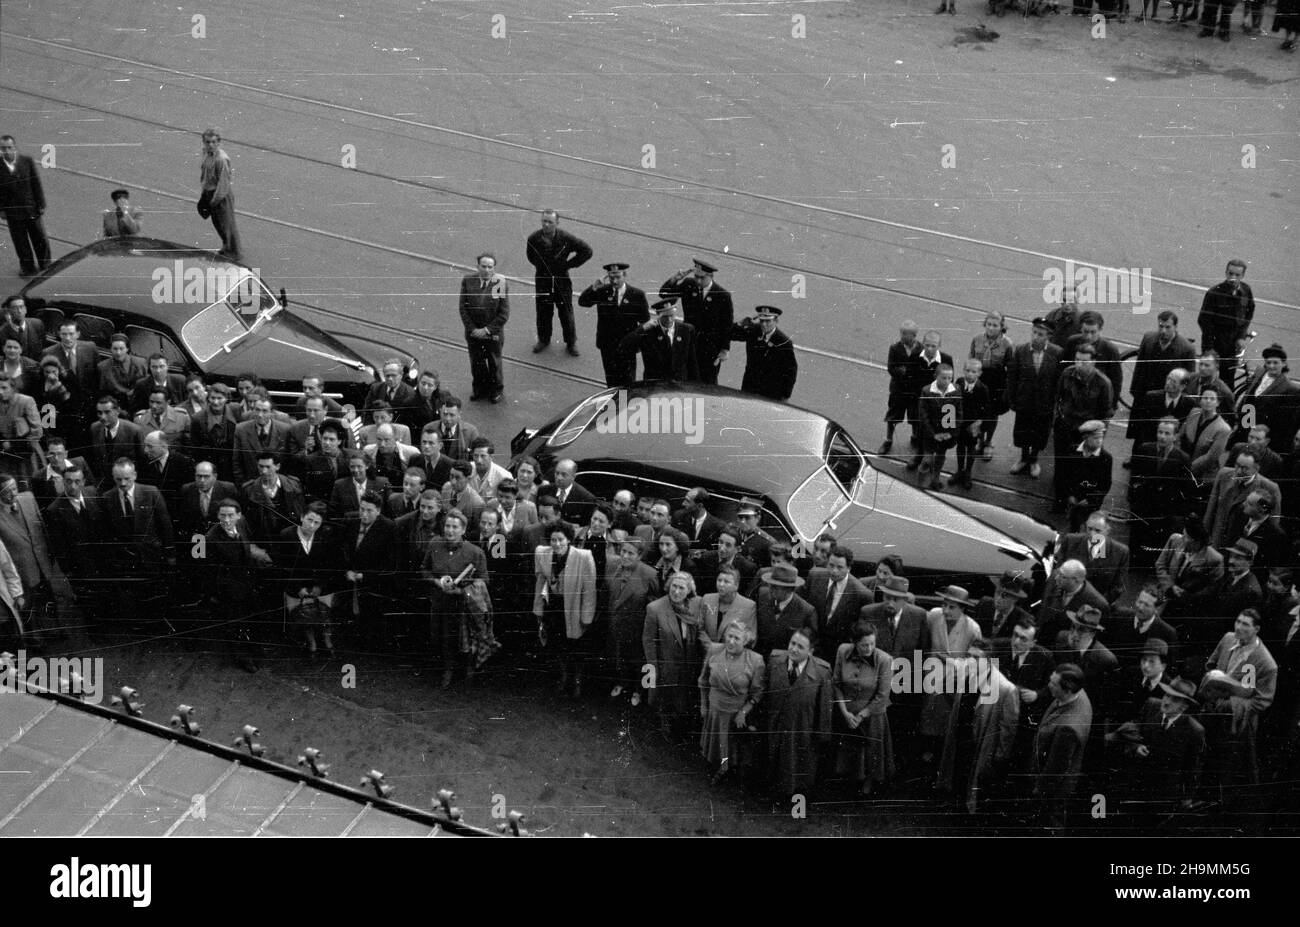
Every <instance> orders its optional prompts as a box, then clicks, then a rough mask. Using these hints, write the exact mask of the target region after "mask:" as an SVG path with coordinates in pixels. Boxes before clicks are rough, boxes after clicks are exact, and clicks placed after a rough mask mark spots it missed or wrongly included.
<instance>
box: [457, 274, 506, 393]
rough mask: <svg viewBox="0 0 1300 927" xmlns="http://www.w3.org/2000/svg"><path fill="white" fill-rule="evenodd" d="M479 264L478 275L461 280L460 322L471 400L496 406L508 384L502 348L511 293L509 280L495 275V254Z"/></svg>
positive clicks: (466, 276) (470, 275)
mask: <svg viewBox="0 0 1300 927" xmlns="http://www.w3.org/2000/svg"><path fill="white" fill-rule="evenodd" d="M477 263H478V273H476V274H466V275H465V277H464V278H463V279H462V280H461V281H460V320H461V322H462V323H463V324H464V326H465V343H466V344H467V345H469V369H470V374H471V375H472V376H473V378H474V392H473V393H472V394H471V395H470V397H469V398H470V399H488V400H491V401H492V403H493V404H496V403H498V402H500V401H501V396H502V393H503V392H504V391H505V385H506V381H505V371H504V370H502V367H501V348H502V346H503V345H504V344H505V337H506V335H505V327H506V321H507V320H508V319H509V318H510V290H509V287H507V286H506V278H505V277H503V276H501V275H500V274H499V273H497V272H496V266H497V259H496V255H494V254H491V253H490V252H484V253H483V254H480V255H479V256H478V258H477Z"/></svg>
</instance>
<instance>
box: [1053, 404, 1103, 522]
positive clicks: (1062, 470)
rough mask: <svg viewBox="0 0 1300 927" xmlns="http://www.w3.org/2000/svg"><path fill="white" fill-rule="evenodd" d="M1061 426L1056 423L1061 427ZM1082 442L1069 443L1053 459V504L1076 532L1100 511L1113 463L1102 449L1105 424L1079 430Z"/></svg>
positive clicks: (1091, 424)
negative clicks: (1054, 482)
mask: <svg viewBox="0 0 1300 927" xmlns="http://www.w3.org/2000/svg"><path fill="white" fill-rule="evenodd" d="M1060 425H1061V422H1060V421H1058V422H1057V427H1060ZM1078 433H1079V436H1080V437H1082V439H1083V440H1082V442H1080V443H1079V444H1078V445H1077V446H1076V445H1074V444H1073V443H1071V444H1070V445H1069V446H1068V447H1067V448H1065V449H1063V453H1062V454H1061V455H1060V456H1058V457H1057V458H1056V503H1057V506H1058V508H1064V509H1065V510H1066V511H1067V513H1068V515H1069V523H1070V530H1071V531H1078V530H1079V528H1080V526H1082V525H1083V523H1084V521H1085V520H1086V519H1087V517H1088V516H1089V515H1091V514H1092V513H1093V512H1095V511H1096V510H1097V509H1099V508H1101V507H1102V505H1103V504H1104V503H1105V501H1106V496H1107V495H1108V494H1109V493H1110V485H1111V480H1112V478H1113V476H1114V470H1115V460H1114V458H1113V457H1111V455H1110V451H1108V450H1106V448H1104V447H1103V446H1102V442H1103V441H1105V438H1106V423H1105V422H1103V421H1101V420H1099V419H1089V420H1088V421H1086V422H1084V423H1083V424H1082V425H1080V426H1079V432H1078Z"/></svg>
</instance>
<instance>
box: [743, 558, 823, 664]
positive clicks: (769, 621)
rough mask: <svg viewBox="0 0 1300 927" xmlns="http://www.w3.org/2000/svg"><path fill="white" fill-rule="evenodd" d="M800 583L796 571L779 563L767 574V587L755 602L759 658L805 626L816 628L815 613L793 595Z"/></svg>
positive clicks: (761, 590)
mask: <svg viewBox="0 0 1300 927" xmlns="http://www.w3.org/2000/svg"><path fill="white" fill-rule="evenodd" d="M803 584H804V581H803V580H802V579H801V578H800V577H799V573H798V571H796V570H795V568H794V567H793V566H789V565H788V564H784V563H778V564H777V565H776V566H774V567H772V568H771V571H770V572H769V573H768V575H767V578H766V585H765V586H763V587H761V588H760V589H759V590H758V593H757V595H756V596H755V599H754V603H755V612H756V614H757V622H758V641H757V643H756V644H755V647H754V650H755V651H756V652H757V653H758V654H759V655H760V656H762V655H764V654H768V653H771V652H772V651H773V650H776V649H778V648H780V647H781V646H782V645H783V644H785V643H786V642H787V641H789V639H790V634H791V633H792V632H794V631H797V630H799V629H800V628H802V627H803V626H804V625H808V626H809V627H811V628H813V629H814V630H815V629H816V628H817V625H818V620H817V612H816V611H815V610H814V609H813V607H812V606H811V605H809V604H808V602H807V601H806V600H804V599H803V598H801V597H800V596H799V595H798V594H797V593H796V592H795V590H796V589H798V588H800V587H801V586H803Z"/></svg>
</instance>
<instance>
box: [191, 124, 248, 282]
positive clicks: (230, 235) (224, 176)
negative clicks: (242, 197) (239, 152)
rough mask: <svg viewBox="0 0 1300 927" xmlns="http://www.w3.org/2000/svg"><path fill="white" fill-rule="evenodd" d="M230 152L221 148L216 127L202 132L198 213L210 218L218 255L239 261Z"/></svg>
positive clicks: (219, 134) (219, 136) (219, 135)
mask: <svg viewBox="0 0 1300 927" xmlns="http://www.w3.org/2000/svg"><path fill="white" fill-rule="evenodd" d="M231 173H232V171H231V167H230V155H228V154H226V152H225V151H224V150H222V148H221V133H219V132H218V131H217V130H216V129H205V130H204V132H203V164H202V165H201V167H200V168H199V180H200V182H201V184H202V191H201V192H202V195H201V196H200V197H199V204H198V209H199V215H200V216H201V217H203V218H204V219H207V218H209V217H211V219H212V227H213V228H215V229H216V230H217V234H218V235H220V236H221V250H220V251H218V252H217V255H218V256H219V257H224V258H229V259H230V260H232V261H238V260H239V259H240V258H239V230H238V229H237V228H235V191H234V190H233V189H231V186H230V183H231Z"/></svg>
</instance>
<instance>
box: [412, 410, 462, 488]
mask: <svg viewBox="0 0 1300 927" xmlns="http://www.w3.org/2000/svg"><path fill="white" fill-rule="evenodd" d="M455 462H456V461H455V460H454V459H453V458H451V457H449V456H447V455H446V454H444V453H443V452H442V434H441V433H440V432H439V431H438V423H437V422H430V423H429V424H427V425H425V426H424V430H423V431H421V432H420V456H419V457H413V458H411V466H412V467H419V468H420V469H421V470H423V471H424V485H425V486H428V487H429V488H430V489H438V490H441V489H442V486H443V484H444V483H446V482H447V480H449V479H451V465H452V464H454V463H455Z"/></svg>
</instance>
